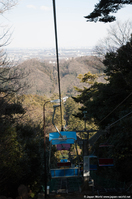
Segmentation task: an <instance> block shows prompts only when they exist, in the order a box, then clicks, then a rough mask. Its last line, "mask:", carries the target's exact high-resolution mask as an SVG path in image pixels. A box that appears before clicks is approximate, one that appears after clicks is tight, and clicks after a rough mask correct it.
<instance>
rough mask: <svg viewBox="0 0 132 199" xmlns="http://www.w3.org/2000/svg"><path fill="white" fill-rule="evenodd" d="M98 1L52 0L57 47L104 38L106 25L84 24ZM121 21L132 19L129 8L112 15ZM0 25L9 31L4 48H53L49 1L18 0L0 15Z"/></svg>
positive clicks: (84, 44) (66, 46) (91, 43)
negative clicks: (8, 39) (54, 1)
mask: <svg viewBox="0 0 132 199" xmlns="http://www.w3.org/2000/svg"><path fill="white" fill-rule="evenodd" d="M96 3H98V0H83V1H82V0H56V14H57V32H58V45H59V48H68V47H73V48H77V47H86V48H87V47H90V46H94V45H96V44H97V41H98V40H100V39H101V38H104V37H105V36H106V34H107V28H108V27H109V25H110V24H105V23H101V22H100V23H99V22H97V23H94V22H92V23H91V22H86V19H85V18H84V16H86V15H88V14H90V13H91V12H92V11H93V9H94V5H95V4H96ZM116 16H117V19H120V20H121V21H125V20H128V19H129V20H131V19H132V6H127V7H125V8H122V9H121V10H119V11H118V13H117V14H116ZM0 18H1V24H2V26H3V25H4V26H5V25H6V26H8V27H11V30H10V32H13V34H12V37H11V43H10V44H9V45H8V47H18V48H43V49H45V48H54V47H55V36H54V20H53V8H52V0H19V2H18V5H16V6H15V7H14V8H12V9H11V10H9V11H7V12H6V13H4V16H2V15H1V16H0Z"/></svg>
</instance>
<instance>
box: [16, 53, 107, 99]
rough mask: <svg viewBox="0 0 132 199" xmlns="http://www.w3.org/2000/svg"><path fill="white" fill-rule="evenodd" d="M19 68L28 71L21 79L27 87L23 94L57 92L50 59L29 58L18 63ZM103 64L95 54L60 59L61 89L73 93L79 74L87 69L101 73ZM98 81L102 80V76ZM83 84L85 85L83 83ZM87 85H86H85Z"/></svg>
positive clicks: (63, 91)
mask: <svg viewBox="0 0 132 199" xmlns="http://www.w3.org/2000/svg"><path fill="white" fill-rule="evenodd" d="M19 68H20V70H22V69H24V70H27V71H29V75H28V77H26V78H24V79H23V80H21V81H26V82H27V84H29V88H28V89H26V90H24V94H38V95H44V94H45V95H47V96H50V95H51V94H52V93H56V92H58V85H57V84H58V83H57V82H58V80H57V77H58V73H57V67H56V64H55V63H52V62H50V61H47V60H46V61H40V60H38V59H29V60H26V61H24V62H22V63H21V64H19ZM103 69H104V66H103V64H102V63H101V62H100V61H99V60H98V59H97V58H96V57H95V56H83V57H77V58H71V59H69V60H61V61H60V80H61V91H62V93H64V94H67V95H69V96H71V95H75V94H76V91H75V90H74V86H76V87H80V86H81V85H80V80H79V79H78V78H77V76H78V75H79V74H85V73H87V72H88V71H90V72H92V73H96V74H101V73H103ZM99 81H101V82H102V81H104V79H103V77H100V78H99ZM84 86H86V85H85V84H84ZM87 86H88V85H87Z"/></svg>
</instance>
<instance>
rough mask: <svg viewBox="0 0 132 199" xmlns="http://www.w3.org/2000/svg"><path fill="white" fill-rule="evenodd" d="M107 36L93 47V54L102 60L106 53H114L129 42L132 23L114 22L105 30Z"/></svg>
mask: <svg viewBox="0 0 132 199" xmlns="http://www.w3.org/2000/svg"><path fill="white" fill-rule="evenodd" d="M107 33H108V34H107V36H106V38H104V39H103V40H101V41H99V43H98V44H97V45H96V46H95V50H94V52H95V53H96V55H97V56H99V57H101V58H103V57H104V56H105V54H106V52H115V51H116V50H117V49H118V48H119V47H121V46H122V45H125V44H126V43H127V42H128V41H130V38H131V33H132V22H131V21H129V20H127V21H124V22H121V21H116V22H115V24H112V25H110V27H109V29H108V30H107Z"/></svg>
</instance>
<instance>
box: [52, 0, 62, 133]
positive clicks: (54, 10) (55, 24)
mask: <svg viewBox="0 0 132 199" xmlns="http://www.w3.org/2000/svg"><path fill="white" fill-rule="evenodd" d="M53 15H54V28H55V43H56V60H57V71H58V87H59V99H60V115H61V127H62V130H63V125H62V106H61V87H60V71H59V55H58V39H57V23H56V6H55V0H53Z"/></svg>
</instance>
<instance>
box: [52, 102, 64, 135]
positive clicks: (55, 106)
mask: <svg viewBox="0 0 132 199" xmlns="http://www.w3.org/2000/svg"><path fill="white" fill-rule="evenodd" d="M59 106H60V105H54V106H53V108H54V112H53V117H52V124H53V125H54V127H55V129H56V130H57V132H58V133H59V135H60V137H61V138H62V137H63V136H62V135H61V133H60V131H59V129H58V128H57V126H56V125H55V123H54V116H55V111H56V108H57V107H59Z"/></svg>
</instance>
